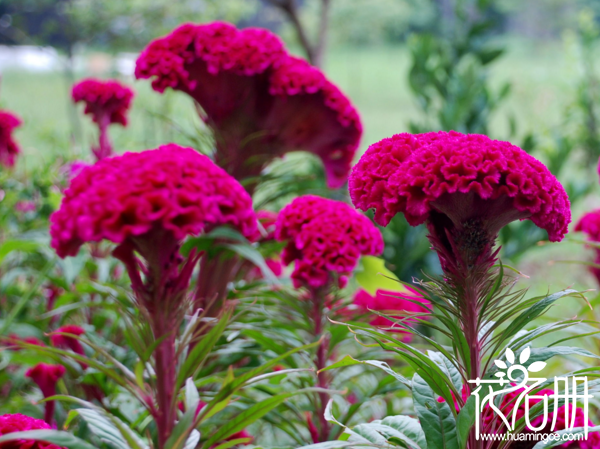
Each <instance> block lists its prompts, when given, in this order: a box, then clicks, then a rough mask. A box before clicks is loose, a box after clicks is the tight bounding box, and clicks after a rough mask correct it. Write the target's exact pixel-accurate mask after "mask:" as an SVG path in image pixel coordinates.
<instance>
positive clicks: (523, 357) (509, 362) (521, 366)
mask: <svg viewBox="0 0 600 449" xmlns="http://www.w3.org/2000/svg"><path fill="white" fill-rule="evenodd" d="M530 357H531V349H530V348H529V346H528V347H526V348H525V349H523V351H521V354H520V355H519V363H515V353H514V352H513V351H512V349H510V348H506V352H505V353H504V358H505V359H506V362H505V361H504V360H500V359H498V360H494V364H495V365H496V366H497V367H498V368H500V369H501V370H506V371H507V373H505V372H502V371H499V372H497V373H496V374H494V376H496V377H499V378H501V379H502V380H504V379H503V378H504V377H505V376H507V374H508V377H509V378H510V379H511V380H515V379H513V378H512V376H511V374H512V371H514V370H517V371H521V373H523V374H524V375H525V377H528V376H527V374H528V373H537V372H540V371H541V370H543V369H544V368H545V367H546V362H542V361H539V360H538V361H534V362H533V363H531V364H529V366H527V367H525V363H527V361H528V360H529V359H530Z"/></svg>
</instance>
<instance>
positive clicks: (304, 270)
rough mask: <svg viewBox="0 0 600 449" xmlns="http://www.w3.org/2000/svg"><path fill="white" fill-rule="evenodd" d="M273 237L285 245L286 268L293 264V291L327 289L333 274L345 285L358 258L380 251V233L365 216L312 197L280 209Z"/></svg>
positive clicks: (334, 202) (334, 203) (349, 208)
mask: <svg viewBox="0 0 600 449" xmlns="http://www.w3.org/2000/svg"><path fill="white" fill-rule="evenodd" d="M275 238H276V239H277V240H279V241H287V242H288V243H287V246H286V247H285V248H284V250H283V253H282V260H283V263H284V264H286V265H289V264H290V263H292V262H295V268H294V272H293V273H292V280H293V282H294V286H295V287H296V288H299V287H301V286H307V287H312V288H318V287H323V286H326V285H327V284H328V283H330V282H331V281H332V273H337V274H338V275H339V276H340V277H339V279H340V281H341V283H342V284H344V282H345V279H346V276H348V275H349V274H350V273H351V272H352V270H354V268H355V267H356V264H357V263H358V259H359V258H360V256H361V255H378V254H381V252H382V251H383V239H382V237H381V233H380V232H379V229H377V228H376V227H375V225H373V223H371V221H370V220H369V219H368V218H367V217H365V216H364V215H362V214H360V213H359V212H357V211H356V210H354V209H352V207H350V206H349V205H348V204H346V203H343V202H341V201H334V200H329V199H326V198H321V197H318V196H314V195H306V196H302V197H299V198H296V199H295V200H293V201H292V202H291V203H290V204H288V205H287V206H286V207H285V208H283V210H282V211H281V212H280V213H279V216H278V217H277V223H276V230H275ZM342 286H343V285H342Z"/></svg>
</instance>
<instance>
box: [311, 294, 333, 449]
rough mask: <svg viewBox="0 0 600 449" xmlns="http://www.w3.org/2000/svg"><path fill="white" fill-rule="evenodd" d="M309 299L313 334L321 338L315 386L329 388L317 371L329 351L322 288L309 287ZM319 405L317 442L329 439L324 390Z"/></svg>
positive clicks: (323, 365) (323, 366) (317, 356)
mask: <svg viewBox="0 0 600 449" xmlns="http://www.w3.org/2000/svg"><path fill="white" fill-rule="evenodd" d="M311 299H312V302H313V317H312V318H313V321H314V335H315V337H316V338H317V339H321V343H320V344H319V346H318V348H317V354H316V357H315V367H316V369H317V373H318V374H317V386H318V387H319V388H324V389H327V388H329V379H328V377H329V376H328V375H327V373H319V372H318V371H320V370H322V369H323V368H325V367H326V366H327V355H328V352H329V347H328V346H329V342H328V341H327V339H325V338H324V329H323V327H324V326H323V320H324V318H325V317H324V316H323V308H324V305H325V293H324V291H323V290H322V289H311ZM318 396H319V405H318V407H319V408H318V410H317V413H318V415H319V424H320V425H319V441H318V442H319V443H322V442H326V441H329V431H330V430H331V426H330V424H329V422H328V421H327V419H325V409H326V407H327V402H328V400H329V396H328V395H327V393H325V392H321V393H318Z"/></svg>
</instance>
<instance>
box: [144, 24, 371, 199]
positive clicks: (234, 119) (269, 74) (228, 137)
mask: <svg viewBox="0 0 600 449" xmlns="http://www.w3.org/2000/svg"><path fill="white" fill-rule="evenodd" d="M135 74H136V77H137V78H151V79H152V87H153V88H154V89H155V90H157V91H159V92H163V91H164V90H165V89H166V88H172V89H176V90H180V91H183V92H185V93H187V94H188V95H190V96H191V97H192V98H193V99H194V100H195V101H196V102H197V103H198V104H199V105H200V106H201V107H202V109H203V111H204V113H205V117H203V118H204V119H205V121H206V123H207V124H208V125H209V126H210V127H211V129H212V130H213V131H214V133H215V138H216V148H217V151H216V154H215V159H216V161H217V163H218V164H219V165H220V166H221V167H224V168H225V169H226V170H227V172H228V173H230V174H232V175H233V176H234V177H235V178H237V179H243V178H247V177H253V176H257V175H259V174H260V171H261V170H262V169H263V168H264V167H265V165H266V164H268V163H269V162H270V161H272V160H273V159H274V158H276V157H279V156H282V155H283V154H285V153H287V152H289V151H297V150H304V151H309V152H312V153H314V154H316V155H317V156H319V157H320V158H321V160H322V161H323V164H324V166H325V171H326V174H327V179H328V184H329V186H330V187H340V186H341V185H342V184H344V182H345V181H346V179H347V176H348V172H349V170H350V164H351V162H352V158H353V156H354V153H355V151H356V149H357V147H358V144H359V140H360V137H361V134H362V125H361V122H360V119H359V116H358V113H357V112H356V109H355V108H354V107H353V106H352V104H351V103H350V101H349V100H348V98H347V97H346V96H345V95H344V94H343V93H342V92H341V91H340V90H339V89H338V88H337V87H336V86H335V85H334V84H333V83H331V82H330V81H329V80H327V78H326V77H325V76H324V75H323V73H322V72H321V71H319V70H318V69H317V68H315V67H312V66H311V65H310V64H308V63H307V62H306V61H304V60H302V59H299V58H296V57H293V56H291V55H289V54H288V53H287V51H286V50H285V48H284V46H283V44H282V42H281V40H280V39H279V38H278V37H277V36H276V35H274V34H273V33H271V32H270V31H268V30H264V29H260V28H247V29H244V30H238V29H237V28H235V27H234V26H233V25H231V24H228V23H224V22H214V23H209V24H204V25H194V24H189V23H188V24H185V25H181V26H180V27H178V28H176V29H175V30H174V31H173V32H171V33H170V34H169V35H167V36H164V37H162V38H160V39H157V40H155V41H153V42H152V43H150V45H148V47H147V48H146V49H145V50H144V51H143V52H142V54H141V55H140V57H139V58H138V60H137V63H136V71H135Z"/></svg>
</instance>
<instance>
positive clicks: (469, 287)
mask: <svg viewBox="0 0 600 449" xmlns="http://www.w3.org/2000/svg"><path fill="white" fill-rule="evenodd" d="M463 281H464V284H463V287H464V308H465V310H464V311H463V329H464V333H465V338H466V339H467V342H468V343H469V352H470V359H471V370H470V373H469V378H470V379H471V380H475V379H478V378H480V376H481V342H480V341H479V327H478V320H479V307H478V303H479V297H480V295H481V292H480V291H479V289H478V288H477V286H478V285H480V284H478V282H477V280H476V279H474V276H473V273H468V274H467V276H465V278H464V280H463ZM468 385H469V389H470V388H471V385H470V384H468ZM484 444H485V443H484V441H483V440H477V439H476V437H475V428H474V427H473V428H472V429H471V432H470V434H469V446H468V449H483V447H484Z"/></svg>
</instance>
